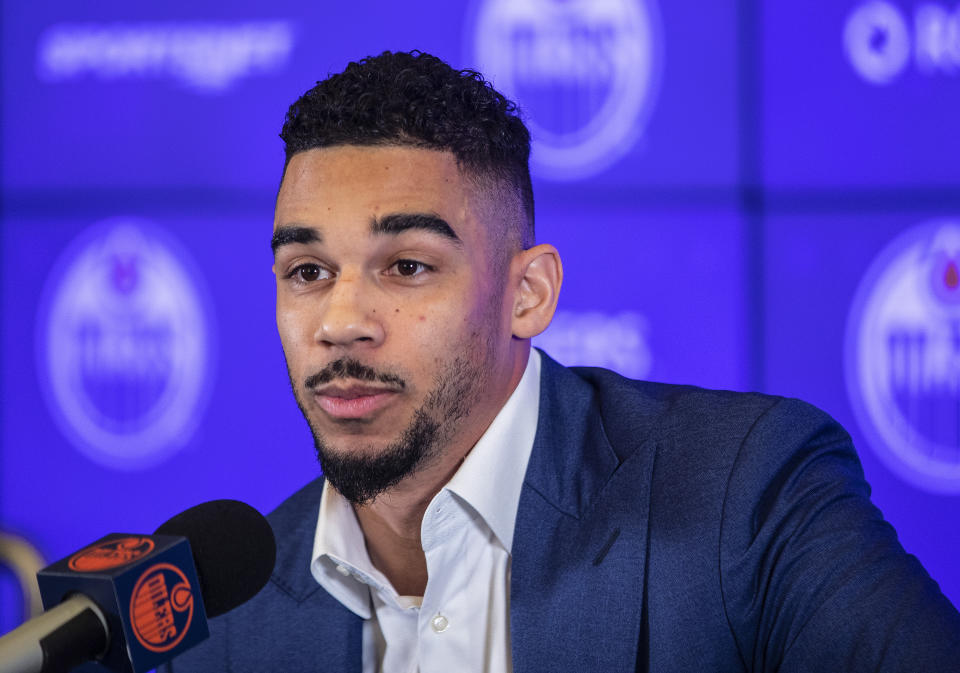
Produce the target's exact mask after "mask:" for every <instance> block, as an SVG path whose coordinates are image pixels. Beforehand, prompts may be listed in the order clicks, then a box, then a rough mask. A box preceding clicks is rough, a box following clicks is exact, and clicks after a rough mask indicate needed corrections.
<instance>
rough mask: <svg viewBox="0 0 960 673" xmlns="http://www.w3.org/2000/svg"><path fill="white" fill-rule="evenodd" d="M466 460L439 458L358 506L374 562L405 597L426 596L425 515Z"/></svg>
mask: <svg viewBox="0 0 960 673" xmlns="http://www.w3.org/2000/svg"><path fill="white" fill-rule="evenodd" d="M462 462H463V458H462V457H461V458H459V459H458V460H457V461H456V463H455V464H453V465H450V464H449V463H448V462H447V461H438V462H437V463H436V464H434V465H431V466H430V467H429V468H427V469H425V470H423V471H421V472H418V473H417V474H416V475H414V476H412V477H410V478H408V479H406V480H404V482H402V483H401V484H398V485H397V486H396V487H394V488H393V489H391V490H390V491H389V492H388V493H384V494H383V495H380V496H379V497H377V498H376V499H375V500H374V501H373V502H371V503H369V504H366V505H362V506H354V511H355V512H356V513H357V520H358V521H359V522H360V528H361V530H363V537H364V539H365V541H366V545H367V553H368V554H370V561H371V562H372V563H373V565H374V567H376V568H377V569H378V570H379V571H380V572H382V573H383V574H384V575H386V576H387V579H389V580H390V583H391V584H392V585H393V588H394V589H395V590H396V591H397V593H398V594H400V595H401V596H423V594H424V591H426V588H427V559H426V556H425V555H424V553H423V544H422V542H421V540H420V529H421V525H422V523H423V515H424V513H425V512H426V511H427V506H429V504H430V501H431V500H433V497H434V496H435V495H436V494H437V493H439V492H440V489H441V488H443V486H444V484H446V483H447V482H448V481H450V478H451V477H452V476H453V475H454V473H455V472H456V471H457V469H458V468H459V466H460V464H461V463H462Z"/></svg>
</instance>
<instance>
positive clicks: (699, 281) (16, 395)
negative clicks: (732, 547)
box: [0, 0, 960, 632]
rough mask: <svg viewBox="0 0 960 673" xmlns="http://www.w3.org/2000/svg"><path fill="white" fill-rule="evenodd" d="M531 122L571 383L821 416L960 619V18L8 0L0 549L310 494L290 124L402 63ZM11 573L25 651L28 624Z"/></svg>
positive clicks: (7, 609) (724, 9)
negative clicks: (292, 355) (510, 104)
mask: <svg viewBox="0 0 960 673" xmlns="http://www.w3.org/2000/svg"><path fill="white" fill-rule="evenodd" d="M412 48H419V49H422V50H425V51H429V52H432V53H435V54H437V55H438V56H441V57H443V58H445V59H447V60H448V61H450V62H451V63H453V64H455V65H458V66H460V67H476V68H478V69H480V70H481V71H483V72H484V73H485V74H486V75H487V76H488V77H489V78H491V79H492V80H493V81H494V83H495V84H496V85H497V86H498V87H500V88H502V89H503V90H505V91H506V92H508V93H509V94H510V95H511V96H514V97H516V99H517V100H518V101H519V103H520V105H521V107H522V109H523V110H524V111H525V114H526V117H527V120H528V122H529V124H530V126H531V128H532V129H533V131H534V134H535V145H534V153H533V167H534V171H535V175H534V181H535V185H534V187H535V192H536V196H537V229H538V238H539V240H541V241H548V242H552V243H554V244H555V245H556V246H557V247H558V248H559V249H560V252H561V254H562V256H563V258H564V262H565V270H566V279H565V285H564V288H563V293H562V298H561V302H560V309H559V314H558V316H557V319H556V321H555V323H554V325H552V326H551V327H550V329H549V330H548V331H547V332H546V333H545V334H544V335H542V336H541V337H539V338H538V340H537V342H538V343H539V345H541V346H542V347H544V348H545V349H546V350H547V351H548V352H550V353H552V354H553V355H554V356H555V357H557V358H558V359H559V360H561V361H562V362H564V363H566V364H598V365H604V366H608V367H612V368H614V369H617V370H618V371H621V372H623V373H625V374H627V375H630V376H635V377H644V378H650V379H655V380H662V381H671V382H683V383H695V384H699V385H704V386H710V387H720V388H730V389H737V390H748V389H753V390H762V391H764V392H769V393H775V394H783V395H791V396H797V397H802V398H804V399H806V400H809V401H811V402H813V403H815V404H817V405H819V406H821V407H823V408H824V409H826V410H827V411H828V412H829V413H831V414H832V415H834V416H835V417H836V418H837V419H838V420H840V421H841V422H842V423H843V424H844V425H845V426H846V427H847V428H848V429H849V431H850V432H851V434H852V435H853V437H854V440H855V442H856V444H857V446H858V447H859V450H860V454H861V457H862V460H863V463H864V467H865V470H866V473H867V476H868V479H869V480H870V482H871V484H872V485H873V487H874V500H875V502H876V503H877V504H878V505H879V506H880V507H881V509H882V510H883V511H884V514H885V515H886V516H887V518H888V519H889V520H890V521H892V522H893V523H894V524H895V526H896V527H897V529H898V531H899V532H900V535H901V539H902V541H903V544H904V546H905V547H906V548H907V550H908V551H910V552H912V553H914V554H916V555H917V556H918V557H919V558H920V559H921V561H922V562H923V563H924V564H925V565H926V567H927V568H928V569H929V570H930V572H931V574H932V575H933V576H934V578H935V579H937V580H938V581H939V582H940V583H941V586H942V587H943V589H944V591H945V593H946V594H947V595H948V597H950V598H951V599H952V600H953V601H954V603H958V602H960V571H958V570H957V566H956V562H955V559H956V558H957V557H958V556H960V535H958V532H957V521H958V520H960V411H958V410H960V271H958V264H960V168H958V165H957V161H956V157H957V156H958V155H960V134H958V133H956V131H955V128H954V127H955V125H956V111H957V110H958V109H960V108H958V106H960V6H958V5H957V4H956V3H955V2H952V3H951V2H944V1H943V0H929V1H927V0H925V1H923V2H918V1H915V0H866V1H861V0H830V1H829V2H827V1H825V0H823V1H820V2H815V3H813V5H810V4H809V3H808V4H807V5H805V6H804V7H803V8H802V9H801V8H798V7H795V6H793V5H789V4H783V3H760V2H757V1H755V0H754V1H748V0H740V1H738V2H734V1H733V0H730V1H728V2H716V3H701V2H693V1H691V0H678V1H674V2H669V3H667V2H664V1H663V0H602V1H596V0H564V1H560V0H475V1H472V2H468V1H464V2H426V1H424V2H413V3H394V2H387V1H386V0H355V1H354V2H351V3H336V4H331V3H304V2H292V1H290V0H272V1H271V2H269V3H267V2H252V1H250V2H237V3H229V4H227V3H219V2H213V1H210V0H206V1H195V2H191V3H166V4H164V5H163V6H162V7H161V6H159V5H154V4H152V3H148V4H142V3H129V2H92V3H82V4H78V3H67V2H50V3H42V4H39V5H38V4H30V3H5V4H4V5H3V16H2V39H0V49H2V87H3V88H2V120H0V121H2V150H0V151H2V155H0V157H2V163H0V170H2V188H3V211H2V229H0V232H2V238H0V246H2V248H0V252H2V266H0V273H2V297H0V299H2V305H0V329H2V344H0V357H2V362H0V395H2V404H0V414H2V417H0V432H2V434H0V529H4V530H6V531H10V532H14V533H16V534H18V535H20V536H22V537H24V538H25V539H27V540H29V541H31V542H32V543H33V544H34V545H35V546H36V547H37V548H38V549H39V550H40V551H41V552H42V553H43V554H44V555H45V556H46V557H47V558H48V559H49V560H53V559H56V558H59V557H61V556H63V555H65V554H66V553H68V552H70V551H71V550H73V549H75V548H77V547H79V546H81V545H83V544H85V543H87V542H89V541H91V540H93V539H95V538H97V537H99V536H101V535H102V534H104V533H106V532H111V531H130V532H144V531H150V530H153V528H154V527H155V526H156V525H157V524H159V523H160V522H162V521H163V520H165V519H166V518H167V517H169V516H170V515H172V514H173V513H176V512H178V511H180V510H182V509H184V508H186V507H188V506H190V505H192V504H195V503H197V502H200V501H203V500H207V499H211V498H218V497H231V498H237V499H241V500H245V501H247V502H250V503H251V504H253V505H255V506H256V507H258V508H260V509H261V510H265V511H266V510H269V509H271V508H272V507H274V506H275V505H276V504H278V503H279V502H280V501H281V500H282V499H283V497H284V496H286V495H287V494H289V493H290V492H292V491H293V490H294V489H295V488H296V487H298V486H300V485H301V484H303V483H305V482H306V481H308V480H309V479H311V478H313V477H314V476H316V475H317V474H318V467H317V465H316V463H315V460H314V458H313V448H312V441H311V439H310V436H309V433H308V431H307V427H306V424H305V423H304V421H303V420H302V418H301V416H300V414H299V412H298V411H297V409H296V406H295V404H294V403H293V400H292V396H291V395H290V392H289V384H288V382H287V380H286V372H285V369H284V365H283V356H282V352H281V349H280V345H279V340H278V338H277V336H276V330H275V326H274V315H273V294H274V285H273V276H272V273H271V271H270V267H271V263H272V258H271V254H270V250H269V247H268V243H269V236H270V227H271V221H272V209H273V199H274V196H275V190H276V187H277V184H278V181H279V177H280V169H281V165H282V146H281V143H280V140H279V139H278V138H277V133H278V132H279V129H280V125H281V123H282V120H283V115H284V113H285V111H286V108H287V106H288V105H289V104H290V103H291V102H292V101H293V100H294V99H296V97H298V96H299V95H300V94H301V93H302V92H303V91H305V90H306V89H307V88H309V87H310V86H312V85H313V83H314V82H315V81H316V80H318V79H321V78H322V77H324V76H325V75H326V74H327V73H328V72H333V71H338V70H341V69H342V68H343V67H344V66H345V65H346V63H347V62H348V61H350V60H354V59H357V58H360V57H362V56H365V55H368V54H374V53H379V52H380V51H382V50H384V49H412ZM15 594H16V590H15V587H14V586H13V585H12V583H11V581H10V577H9V576H5V575H3V574H2V573H0V632H2V631H6V630H7V629H9V628H11V627H12V626H14V625H15V624H16V623H17V622H18V620H19V619H20V618H21V614H20V612H19V609H18V607H17V605H18V604H17V602H16V601H17V600H18V599H17V598H16V595H15Z"/></svg>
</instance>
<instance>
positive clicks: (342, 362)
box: [288, 351, 490, 505]
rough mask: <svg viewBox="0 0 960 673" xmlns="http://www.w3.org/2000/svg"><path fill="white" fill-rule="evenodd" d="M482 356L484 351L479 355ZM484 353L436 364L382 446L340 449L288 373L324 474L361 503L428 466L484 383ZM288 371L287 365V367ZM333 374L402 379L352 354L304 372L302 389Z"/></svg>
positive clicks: (402, 384)
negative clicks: (420, 397) (418, 399)
mask: <svg viewBox="0 0 960 673" xmlns="http://www.w3.org/2000/svg"><path fill="white" fill-rule="evenodd" d="M484 356H487V357H484ZM488 358H489V353H488V352H485V353H483V354H482V355H481V354H480V353H476V352H474V353H471V352H469V351H468V352H465V353H462V354H461V355H457V356H456V357H454V358H453V359H452V360H449V361H446V362H444V363H442V364H441V366H440V370H439V371H438V372H437V375H436V376H435V378H434V382H433V387H432V389H431V390H430V392H429V394H428V395H427V397H426V399H425V400H424V402H423V404H421V406H420V407H419V408H417V409H416V410H415V411H414V412H413V415H412V417H411V420H410V422H409V423H408V424H407V426H406V427H405V428H404V429H403V430H402V431H401V432H400V434H399V435H398V437H397V439H396V440H394V441H393V442H391V443H389V444H388V445H387V446H385V447H382V448H379V449H378V448H375V447H372V446H368V447H363V449H362V450H351V451H347V450H343V449H342V448H340V447H337V446H334V445H332V444H331V443H330V442H329V441H328V440H327V439H326V438H325V437H324V435H323V433H322V432H321V431H320V429H319V428H318V427H317V424H315V423H313V422H311V420H310V416H309V415H308V414H307V410H306V405H305V404H304V400H303V399H302V398H301V396H300V394H299V393H298V388H297V386H296V385H295V384H294V381H293V377H292V376H291V379H290V385H291V387H292V388H293V392H294V397H295V398H296V400H297V405H298V406H299V407H300V411H301V413H303V417H304V418H305V419H306V421H307V425H309V426H310V431H311V433H312V434H313V443H314V447H315V448H316V451H317V459H318V460H319V462H320V468H321V470H322V471H323V475H324V477H325V478H326V479H327V481H329V482H330V485H331V486H332V487H333V488H334V489H336V490H337V492H338V493H340V495H342V496H343V497H344V498H346V499H347V500H348V501H350V502H351V503H353V504H354V505H365V504H369V503H370V502H372V501H373V500H374V499H376V498H377V496H379V495H380V494H382V493H384V492H385V491H387V490H388V489H390V488H392V487H393V486H396V485H397V484H398V483H400V482H401V481H402V480H403V479H405V478H406V477H408V476H411V475H413V474H415V473H416V472H418V471H419V470H422V469H423V468H425V467H428V466H429V465H430V464H431V463H432V462H433V461H434V460H435V459H436V458H437V457H438V456H439V455H441V453H442V451H443V449H444V447H445V446H446V445H447V444H448V443H449V442H450V440H451V439H452V438H453V437H454V435H455V434H456V432H457V430H458V428H459V425H460V421H461V420H462V419H463V418H464V417H466V416H467V415H468V414H469V413H470V410H471V408H472V407H473V406H474V404H475V403H476V402H477V400H478V399H479V397H480V394H481V391H483V390H484V389H485V388H486V384H487V380H488V378H489V376H490V372H489V368H488V366H487V364H488V362H489V360H488ZM288 373H289V370H288ZM335 378H351V379H356V380H361V381H382V382H385V383H391V384H393V385H396V386H399V387H401V388H403V387H405V385H406V384H405V381H404V379H403V378H402V377H401V376H399V375H397V374H395V373H390V372H380V371H377V370H374V369H372V368H371V367H368V366H366V365H364V364H363V363H361V362H359V361H358V360H354V359H351V358H340V359H339V360H334V361H333V362H331V363H329V364H328V365H326V366H325V367H324V368H323V369H322V370H321V371H319V372H317V373H315V374H313V375H311V376H309V377H307V379H306V380H305V382H304V387H305V388H306V390H307V391H309V390H310V389H311V388H313V387H314V386H316V385H319V384H321V383H327V382H329V381H332V380H334V379H335Z"/></svg>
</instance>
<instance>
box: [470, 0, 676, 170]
mask: <svg viewBox="0 0 960 673" xmlns="http://www.w3.org/2000/svg"><path fill="white" fill-rule="evenodd" d="M653 1H654V0H565V1H563V2H558V1H557V0H482V1H480V2H479V4H478V5H477V6H476V8H475V11H474V13H473V14H474V20H473V22H472V31H473V35H472V38H473V39H472V42H473V44H474V53H473V54H472V55H471V56H470V58H469V59H468V60H469V61H470V62H471V63H475V64H476V66H477V68H478V69H479V70H480V71H481V72H483V73H484V74H485V75H486V76H487V77H488V78H489V79H491V80H492V81H493V84H494V86H496V87H497V88H498V89H499V90H500V91H502V92H504V94H505V95H507V96H508V97H510V98H512V99H513V100H515V101H517V102H518V104H519V105H520V106H521V108H522V110H523V112H524V113H525V115H526V119H525V121H526V122H527V125H528V126H529V128H530V132H531V135H532V136H533V147H532V152H531V157H530V161H531V169H532V170H533V171H534V172H535V173H536V174H538V175H542V176H544V177H547V178H552V179H556V180H573V179H579V178H584V177H588V176H590V175H594V174H596V173H599V172H600V171H602V170H603V169H605V168H607V167H608V166H610V165H611V164H613V162H614V161H616V160H617V159H619V158H620V157H621V156H623V154H625V153H626V152H627V151H629V150H630V149H631V147H632V146H633V144H634V142H635V141H636V140H637V138H638V137H639V136H640V135H641V134H642V132H643V128H644V126H645V124H646V122H647V119H648V117H649V115H650V112H651V108H652V107H653V102H654V99H655V97H656V93H657V85H658V81H659V75H660V71H661V67H662V57H661V54H662V51H663V50H662V38H661V35H662V32H661V31H660V29H659V20H658V14H657V11H656V7H655V6H654V4H653Z"/></svg>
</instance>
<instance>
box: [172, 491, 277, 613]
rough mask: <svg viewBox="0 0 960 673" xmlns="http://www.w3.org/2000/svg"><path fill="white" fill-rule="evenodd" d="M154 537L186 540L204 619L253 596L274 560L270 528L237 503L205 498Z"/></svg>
mask: <svg viewBox="0 0 960 673" xmlns="http://www.w3.org/2000/svg"><path fill="white" fill-rule="evenodd" d="M156 533H157V535H181V536H183V537H185V538H187V540H189V541H190V548H191V550H192V551H193V559H194V561H195V563H196V566H197V575H198V577H199V580H200V589H201V592H202V593H203V603H204V606H205V607H206V612H207V616H208V617H216V616H218V615H222V614H223V613H225V612H228V611H230V610H232V609H233V608H235V607H237V606H238V605H241V604H242V603H245V602H246V601H248V600H250V599H251V598H253V597H254V596H255V595H256V594H257V592H258V591H260V589H262V588H263V586H264V585H265V584H266V583H267V581H268V580H269V579H270V574H271V573H272V572H273V565H274V563H275V561H276V557H277V544H276V540H275V539H274V537H273V529H272V528H271V527H270V524H269V523H268V522H267V520H266V519H265V518H264V517H263V515H262V514H260V512H258V511H257V510H255V509H254V508H253V507H251V506H250V505H248V504H246V503H243V502H240V501H238V500H211V501H210V502H205V503H202V504H199V505H196V506H195V507H191V508H190V509H188V510H186V511H184V512H181V513H180V514H177V515H176V516H175V517H173V518H172V519H170V520H169V521H167V522H166V523H164V524H162V525H161V526H160V527H159V528H157V531H156Z"/></svg>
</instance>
